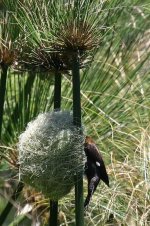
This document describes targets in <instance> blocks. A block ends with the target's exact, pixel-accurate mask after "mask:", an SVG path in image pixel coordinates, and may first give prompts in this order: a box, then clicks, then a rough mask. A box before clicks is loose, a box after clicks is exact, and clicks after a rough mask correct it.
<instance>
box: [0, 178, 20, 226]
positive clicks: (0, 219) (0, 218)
mask: <svg viewBox="0 0 150 226" xmlns="http://www.w3.org/2000/svg"><path fill="white" fill-rule="evenodd" d="M23 187H24V185H23V183H22V182H21V181H20V182H19V183H18V185H17V189H16V190H15V191H14V193H13V195H12V196H11V200H12V201H15V200H17V198H18V196H19V195H20V192H21V191H22V189H23ZM12 207H13V204H12V203H11V202H10V201H8V203H7V205H6V207H5V209H4V210H3V212H2V213H1V215H0V225H2V224H3V223H4V221H5V220H6V218H7V216H8V214H9V213H10V210H11V209H12Z"/></svg>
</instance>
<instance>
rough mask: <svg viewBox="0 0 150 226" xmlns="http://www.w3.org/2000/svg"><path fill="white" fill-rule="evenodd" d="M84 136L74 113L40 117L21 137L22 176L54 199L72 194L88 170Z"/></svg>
mask: <svg viewBox="0 0 150 226" xmlns="http://www.w3.org/2000/svg"><path fill="white" fill-rule="evenodd" d="M83 143H84V136H83V135H82V134H81V130H79V129H78V128H77V127H75V126H74V125H73V116H72V113H71V112H68V111H64V112H52V113H43V114H40V115H39V116H38V117H37V118H36V119H35V120H33V121H31V122H30V123H28V125H27V128H26V130H25V132H23V133H22V134H21V135H20V137H19V144H18V148H19V164H20V169H19V174H20V178H21V179H22V180H23V181H24V182H25V183H27V184H29V185H31V186H33V187H34V188H35V189H37V190H38V191H41V192H42V193H43V194H44V195H45V196H47V197H49V198H51V199H52V200H58V199H60V198H62V197H63V196H65V195H66V194H67V193H69V192H70V190H71V188H72V187H73V185H74V176H75V174H77V173H78V172H81V171H83V168H84V160H85V159H84V151H83Z"/></svg>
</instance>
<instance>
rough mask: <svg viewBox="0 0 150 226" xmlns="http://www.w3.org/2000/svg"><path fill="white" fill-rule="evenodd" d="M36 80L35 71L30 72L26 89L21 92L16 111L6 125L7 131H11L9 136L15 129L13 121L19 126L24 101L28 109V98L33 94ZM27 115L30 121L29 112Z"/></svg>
mask: <svg viewBox="0 0 150 226" xmlns="http://www.w3.org/2000/svg"><path fill="white" fill-rule="evenodd" d="M34 80H35V75H34V74H33V73H30V74H29V75H28V78H27V81H26V84H25V86H24V89H23V90H22V91H21V92H20V94H19V102H17V103H16V105H15V108H14V111H13V113H12V115H11V118H10V120H9V121H8V124H7V127H6V131H7V132H8V133H9V136H11V135H12V133H13V130H14V129H13V128H12V125H11V121H12V122H13V124H14V126H15V127H17V123H18V120H19V117H20V114H21V113H22V105H23V102H24V103H25V108H26V110H27V100H28V97H29V96H30V94H31V90H32V88H33V84H34ZM26 117H28V118H27V119H26V121H28V120H29V113H28V114H27V113H26Z"/></svg>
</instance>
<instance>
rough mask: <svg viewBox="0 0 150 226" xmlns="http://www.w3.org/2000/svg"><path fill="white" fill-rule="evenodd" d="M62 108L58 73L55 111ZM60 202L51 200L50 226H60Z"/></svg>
mask: <svg viewBox="0 0 150 226" xmlns="http://www.w3.org/2000/svg"><path fill="white" fill-rule="evenodd" d="M60 108H61V74H60V73H58V72H57V71H56V73H55V85H54V110H55V111H59V110H60ZM57 218H58V201H53V200H50V220H49V225H50V226H57V225H58V219H57Z"/></svg>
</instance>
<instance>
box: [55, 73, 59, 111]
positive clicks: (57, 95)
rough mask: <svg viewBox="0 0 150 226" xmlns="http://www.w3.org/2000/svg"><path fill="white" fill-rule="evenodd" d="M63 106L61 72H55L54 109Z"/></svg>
mask: <svg viewBox="0 0 150 226" xmlns="http://www.w3.org/2000/svg"><path fill="white" fill-rule="evenodd" d="M60 107H61V74H60V73H58V72H56V73H55V88H54V110H55V111H57V110H60Z"/></svg>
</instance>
